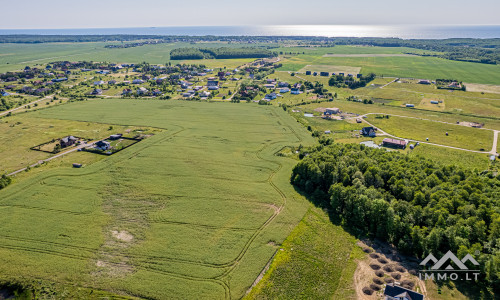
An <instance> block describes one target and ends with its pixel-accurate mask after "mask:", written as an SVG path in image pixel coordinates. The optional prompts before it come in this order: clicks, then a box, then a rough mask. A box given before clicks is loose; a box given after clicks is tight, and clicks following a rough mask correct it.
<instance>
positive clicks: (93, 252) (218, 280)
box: [0, 111, 302, 299]
mask: <svg viewBox="0 0 500 300" xmlns="http://www.w3.org/2000/svg"><path fill="white" fill-rule="evenodd" d="M272 114H273V115H274V116H276V117H277V118H280V116H279V115H278V114H277V113H276V112H275V111H272ZM280 119H281V118H280ZM283 126H286V127H287V128H289V130H290V132H291V133H292V134H294V135H295V137H296V138H297V140H298V141H299V142H301V141H302V138H301V137H300V136H299V135H298V134H297V133H296V132H295V130H294V129H293V128H292V127H291V126H290V125H287V124H285V125H283ZM178 127H180V130H177V131H176V132H174V133H172V134H170V135H168V136H165V137H161V138H160V139H159V140H158V141H155V143H159V142H164V141H167V140H170V139H172V138H174V137H175V136H176V135H178V134H179V133H181V132H183V131H184V130H186V129H185V128H184V127H182V126H178ZM277 143H282V141H276V142H274V143H269V144H264V145H263V146H262V147H261V148H260V149H259V150H257V151H255V152H253V153H255V155H256V157H257V158H258V159H259V160H262V161H265V162H268V163H271V164H273V165H276V166H277V168H275V169H271V168H268V169H269V170H271V173H270V174H269V176H268V178H267V179H266V180H265V181H262V182H267V183H268V184H269V185H270V186H271V187H272V188H273V189H274V190H275V191H276V193H278V195H279V196H280V198H281V199H282V203H281V205H280V206H279V207H276V206H274V205H268V206H269V207H270V208H272V209H274V212H273V214H272V215H271V216H270V217H269V218H268V219H267V220H266V221H265V222H264V223H263V224H262V225H261V226H260V227H259V228H257V229H256V230H255V229H247V228H232V229H234V230H245V231H249V230H254V233H253V234H252V235H251V236H250V238H249V239H248V241H247V242H246V243H245V245H244V246H243V248H242V249H241V251H240V252H239V253H238V255H237V256H236V257H235V258H234V259H233V260H231V261H229V262H226V263H222V264H214V263H202V262H197V261H189V260H185V259H176V258H169V257H160V256H150V255H133V254H118V253H111V254H110V255H115V256H117V257H127V258H130V259H137V260H147V261H149V262H152V263H156V264H158V263H160V262H165V261H170V262H176V263H181V264H190V265H197V266H202V267H208V268H215V269H227V270H225V271H224V272H223V273H222V274H221V275H217V276H214V277H213V278H207V277H197V276H189V275H184V274H179V273H175V272H169V271H165V270H162V269H159V268H155V267H152V266H147V267H146V266H144V265H142V266H141V265H135V264H133V263H132V264H131V267H133V268H137V269H141V270H144V271H148V272H153V273H156V274H161V275H166V276H171V277H176V278H182V279H187V280H192V281H202V282H211V283H215V284H218V285H220V286H221V287H222V288H223V289H224V291H225V298H226V299H231V291H230V287H229V284H228V282H227V280H225V277H227V275H229V274H230V273H231V272H232V271H233V270H234V269H235V267H236V266H237V265H238V263H239V262H240V261H241V260H242V258H243V257H244V256H245V254H246V253H247V252H248V250H249V248H250V246H251V245H252V243H253V242H254V241H255V240H256V239H257V237H258V236H259V235H260V234H261V233H262V232H263V231H264V230H265V229H266V227H268V226H269V225H270V224H271V223H272V222H273V220H274V219H276V217H277V216H278V215H279V214H280V213H281V211H282V209H283V208H284V207H285V205H286V201H287V198H286V195H285V193H284V192H283V191H282V190H281V189H280V188H279V187H278V186H277V185H276V184H275V183H274V182H273V178H274V176H275V175H276V174H277V173H278V172H279V171H280V170H281V169H282V168H283V165H282V164H281V163H280V162H279V161H275V160H271V159H267V158H264V157H263V156H262V153H263V152H264V151H265V150H266V149H267V148H268V147H270V146H272V145H274V144H277ZM149 146H150V145H149V144H146V145H144V146H142V147H140V144H139V147H134V148H133V150H134V151H133V152H131V153H128V154H127V155H126V156H123V157H120V158H121V159H120V160H112V161H110V162H108V163H107V164H102V166H100V167H98V168H95V167H94V168H93V169H92V170H91V171H88V172H85V171H84V172H82V173H80V174H47V175H46V176H42V177H41V178H39V179H38V182H42V183H43V181H44V180H46V179H49V178H52V177H55V178H61V177H73V176H75V177H81V176H92V175H94V174H95V173H97V172H99V171H101V170H103V169H106V168H109V166H110V165H115V164H117V163H119V162H121V161H123V160H126V159H131V158H133V157H135V156H137V155H138V154H139V153H140V152H141V151H143V150H144V149H146V148H147V147H149ZM21 191H22V189H17V190H13V191H12V192H11V193H9V194H8V197H9V198H11V197H13V196H15V195H17V194H18V193H20V192H21ZM162 196H163V195H162ZM255 203H256V204H259V203H258V202H255ZM262 205H265V203H262ZM1 206H14V207H25V206H23V205H1ZM25 208H27V209H40V210H46V211H53V212H56V213H69V214H74V215H85V214H91V213H92V212H69V211H64V210H55V209H44V208H35V207H25ZM150 222H156V221H154V220H150ZM162 223H163V222H162ZM165 223H169V224H178V225H185V226H202V227H205V228H210V229H219V228H220V227H217V226H211V225H201V224H193V223H183V222H175V221H165ZM1 238H4V239H7V240H13V241H22V242H36V243H38V244H39V245H44V244H45V245H48V246H52V247H64V248H68V249H72V250H75V251H82V252H83V253H85V254H83V253H82V254H83V255H76V254H70V253H65V252H62V251H57V250H54V249H50V250H48V249H41V248H34V247H23V246H9V245H0V248H7V249H12V250H18V251H28V252H38V253H43V254H48V255H55V256H61V257H66V258H71V259H79V260H87V261H88V260H89V259H97V258H96V256H98V252H99V249H91V248H89V247H84V246H76V245H67V244H63V243H57V242H48V241H37V240H34V239H22V238H15V237H11V236H1V235H0V239H1ZM155 261H156V262H155ZM104 263H105V264H115V265H117V266H121V264H116V263H112V262H108V261H105V262H104Z"/></svg>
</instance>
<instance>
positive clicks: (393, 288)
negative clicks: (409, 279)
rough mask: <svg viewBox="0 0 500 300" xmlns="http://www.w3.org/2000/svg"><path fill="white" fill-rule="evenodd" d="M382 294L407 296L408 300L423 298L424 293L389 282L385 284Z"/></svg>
mask: <svg viewBox="0 0 500 300" xmlns="http://www.w3.org/2000/svg"><path fill="white" fill-rule="evenodd" d="M384 295H386V296H390V297H393V298H401V299H405V298H407V299H408V300H424V295H422V294H419V293H417V292H415V291H412V290H409V289H405V288H403V287H400V286H397V285H391V284H388V285H386V286H385V290H384Z"/></svg>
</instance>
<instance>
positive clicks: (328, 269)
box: [245, 207, 364, 299]
mask: <svg viewBox="0 0 500 300" xmlns="http://www.w3.org/2000/svg"><path fill="white" fill-rule="evenodd" d="M362 257H364V253H363V252H362V251H361V249H360V248H359V247H358V246H357V245H356V239H355V238H354V237H353V236H351V235H350V234H348V233H347V232H345V231H344V230H343V229H342V227H340V226H336V225H333V224H332V223H331V221H330V219H329V218H328V215H326V214H325V213H324V212H323V211H321V210H320V209H318V208H314V207H312V208H310V209H309V211H308V212H307V214H306V215H305V216H304V218H303V219H302V221H301V222H300V223H299V225H298V226H297V227H296V228H295V229H294V230H293V232H292V233H291V234H290V236H289V237H288V238H287V239H286V240H285V242H284V243H283V245H282V247H281V249H280V251H278V252H277V254H276V256H275V258H274V260H273V261H272V263H271V264H270V267H269V270H268V272H267V273H266V274H265V275H264V276H263V278H262V280H261V281H260V282H259V283H258V284H257V285H256V287H255V288H254V289H253V290H252V292H251V293H250V294H248V295H247V296H246V297H245V299H302V298H307V299H353V298H355V294H356V293H355V290H354V284H353V277H354V272H355V270H356V266H357V263H356V260H357V259H361V258H362Z"/></svg>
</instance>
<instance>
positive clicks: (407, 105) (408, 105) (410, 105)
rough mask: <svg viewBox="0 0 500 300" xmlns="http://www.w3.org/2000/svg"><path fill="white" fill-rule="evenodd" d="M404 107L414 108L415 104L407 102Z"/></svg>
mask: <svg viewBox="0 0 500 300" xmlns="http://www.w3.org/2000/svg"><path fill="white" fill-rule="evenodd" d="M406 107H410V108H414V107H415V104H409V103H407V104H406Z"/></svg>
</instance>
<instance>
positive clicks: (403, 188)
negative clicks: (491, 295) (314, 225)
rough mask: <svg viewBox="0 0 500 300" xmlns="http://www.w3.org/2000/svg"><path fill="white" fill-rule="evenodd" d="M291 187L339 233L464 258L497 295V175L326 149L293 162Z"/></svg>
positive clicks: (357, 149)
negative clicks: (340, 228)
mask: <svg viewBox="0 0 500 300" xmlns="http://www.w3.org/2000/svg"><path fill="white" fill-rule="evenodd" d="M495 176H496V177H495ZM291 182H292V183H293V184H294V185H295V186H296V187H298V188H299V189H301V190H303V191H304V192H305V193H306V194H307V195H308V196H309V198H310V199H311V200H312V201H313V202H315V203H316V204H318V205H320V206H323V207H326V208H328V209H329V210H330V211H331V213H332V215H334V216H338V217H339V218H340V219H341V221H342V222H343V223H344V224H345V225H346V226H349V227H351V228H356V229H358V230H360V231H361V232H364V233H366V234H369V235H371V236H373V237H376V238H379V239H382V240H385V241H387V242H389V243H391V244H393V245H395V246H396V247H397V248H398V249H399V250H401V251H402V252H404V253H408V254H412V255H415V256H417V257H419V258H422V257H424V256H426V255H427V254H429V253H433V254H434V255H442V254H444V253H446V252H447V251H448V250H451V251H452V252H454V253H456V254H457V255H458V256H459V257H463V256H464V255H465V254H466V253H470V254H471V255H473V256H475V258H476V259H477V260H478V262H480V264H481V271H482V272H481V274H482V276H483V277H482V278H481V283H482V284H484V285H487V286H489V287H493V288H494V289H497V292H498V289H499V288H500V279H499V278H500V208H499V201H500V175H495V174H492V173H491V172H490V173H484V172H483V173H479V172H477V171H476V170H474V171H473V170H468V169H462V168H460V167H457V166H445V165H441V164H438V163H435V162H433V161H431V160H428V159H425V158H421V157H409V156H408V155H405V154H402V153H399V152H392V151H391V152H387V151H384V150H381V149H372V148H368V147H364V146H363V145H354V144H349V145H340V144H333V145H329V146H323V145H320V146H318V147H317V148H316V149H314V150H313V151H312V152H311V153H309V155H308V156H307V157H305V158H304V159H303V160H301V161H300V162H299V163H298V164H297V165H296V167H295V168H294V169H293V174H292V177H291ZM477 253H481V254H479V255H478V254H477Z"/></svg>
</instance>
